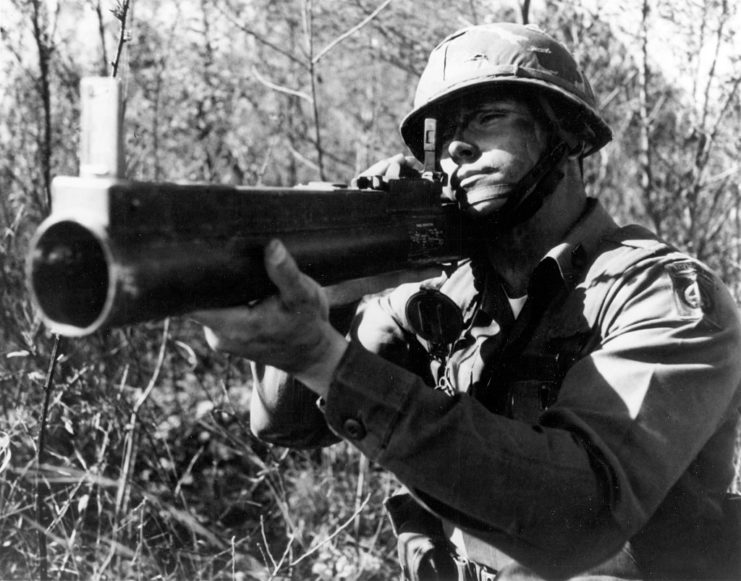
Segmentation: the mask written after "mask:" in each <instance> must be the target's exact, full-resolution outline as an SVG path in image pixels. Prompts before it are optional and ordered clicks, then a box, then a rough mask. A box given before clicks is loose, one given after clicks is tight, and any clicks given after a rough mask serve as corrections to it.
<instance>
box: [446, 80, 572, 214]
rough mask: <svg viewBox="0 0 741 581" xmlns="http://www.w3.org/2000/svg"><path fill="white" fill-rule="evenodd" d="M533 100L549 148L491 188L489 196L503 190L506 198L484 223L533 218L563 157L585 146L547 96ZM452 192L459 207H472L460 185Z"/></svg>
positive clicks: (554, 181) (550, 189)
mask: <svg viewBox="0 0 741 581" xmlns="http://www.w3.org/2000/svg"><path fill="white" fill-rule="evenodd" d="M536 100H537V103H536V105H535V106H536V107H539V108H540V111H541V112H542V115H543V117H544V118H545V119H546V120H547V123H548V125H549V126H550V130H551V139H550V140H549V148H548V150H547V151H546V152H545V153H544V154H543V155H541V156H540V159H539V160H538V161H537V162H536V164H535V165H534V166H533V167H532V168H531V169H530V171H529V172H528V173H526V174H525V175H524V176H523V177H522V178H521V179H520V181H518V182H517V183H516V184H502V185H500V186H496V187H495V188H493V189H491V193H492V197H497V196H498V195H501V194H506V195H507V201H506V202H505V204H504V206H502V208H500V209H499V210H497V211H494V212H492V214H491V215H489V216H485V217H484V218H483V222H485V223H486V224H487V225H491V226H495V227H499V228H501V227H503V226H504V227H506V226H516V225H517V224H521V223H523V222H525V221H527V220H529V219H530V218H532V217H533V215H534V214H535V213H536V212H537V211H538V210H539V209H540V207H541V206H542V205H543V201H544V200H545V199H546V198H547V197H548V196H550V195H551V194H552V193H553V192H554V191H555V190H556V188H557V187H558V184H559V183H560V181H561V180H562V179H563V177H564V172H563V169H562V168H563V166H564V163H565V162H566V159H567V158H568V157H569V155H570V154H572V153H575V152H579V148H580V147H581V148H582V150H583V148H584V143H582V142H580V141H579V140H578V139H577V138H576V137H575V136H574V135H572V134H571V133H569V132H567V131H565V130H564V129H563V128H562V127H561V124H560V122H559V119H558V116H557V115H556V113H555V111H554V110H553V108H552V107H551V104H550V103H549V102H548V100H547V99H546V98H545V97H543V96H542V95H540V94H538V95H537V96H536ZM580 153H583V151H582V152H580ZM455 196H456V200H457V201H458V204H459V206H460V208H461V209H462V210H464V211H465V210H466V209H468V208H471V207H472V206H471V204H469V203H468V199H467V196H466V192H465V190H463V189H462V188H455Z"/></svg>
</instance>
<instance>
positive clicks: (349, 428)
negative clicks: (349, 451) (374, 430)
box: [342, 418, 366, 440]
mask: <svg viewBox="0 0 741 581" xmlns="http://www.w3.org/2000/svg"><path fill="white" fill-rule="evenodd" d="M342 428H343V429H344V431H345V433H346V434H347V435H348V436H349V437H351V438H352V439H353V440H360V439H362V438H364V437H365V434H366V431H365V426H364V425H363V424H362V422H361V421H360V420H356V419H355V418H348V419H346V420H345V422H344V423H343V424H342Z"/></svg>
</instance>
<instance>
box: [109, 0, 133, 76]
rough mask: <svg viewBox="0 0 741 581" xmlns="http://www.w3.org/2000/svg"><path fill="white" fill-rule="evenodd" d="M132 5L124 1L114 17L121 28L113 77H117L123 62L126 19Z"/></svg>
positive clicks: (128, 0) (129, 1)
mask: <svg viewBox="0 0 741 581" xmlns="http://www.w3.org/2000/svg"><path fill="white" fill-rule="evenodd" d="M130 3H131V0H124V2H123V4H121V5H120V6H119V7H118V8H117V9H116V10H115V11H114V15H115V16H116V18H117V19H118V20H119V21H120V22H121V28H120V30H119V32H118V45H117V46H116V58H115V59H114V60H113V62H112V63H111V64H112V65H113V71H112V73H111V76H112V77H115V76H117V75H118V65H119V64H120V62H121V53H122V52H123V47H124V44H126V40H127V38H126V17H127V16H128V13H129V5H130Z"/></svg>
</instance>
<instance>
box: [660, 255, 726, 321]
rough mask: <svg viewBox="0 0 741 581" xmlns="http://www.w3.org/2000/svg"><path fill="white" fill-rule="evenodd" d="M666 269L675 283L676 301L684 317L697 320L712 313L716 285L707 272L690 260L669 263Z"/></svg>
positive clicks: (679, 311)
mask: <svg viewBox="0 0 741 581" xmlns="http://www.w3.org/2000/svg"><path fill="white" fill-rule="evenodd" d="M666 270H667V272H668V273H669V276H670V277H671V279H672V284H673V285H674V303H675V305H676V307H677V312H678V313H679V316H680V317H681V318H682V319H689V320H693V321H697V320H699V319H702V318H703V317H704V316H708V315H711V314H712V312H713V306H714V305H713V287H714V286H715V285H714V283H713V279H712V278H711V277H710V275H709V274H708V273H707V272H705V271H703V270H701V269H700V268H698V266H697V264H696V263H694V262H692V261H690V260H684V261H682V262H675V263H673V264H667V265H666Z"/></svg>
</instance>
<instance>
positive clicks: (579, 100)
mask: <svg viewBox="0 0 741 581" xmlns="http://www.w3.org/2000/svg"><path fill="white" fill-rule="evenodd" d="M504 88H508V89H509V90H510V91H513V90H514V91H515V92H519V91H520V90H525V91H528V92H530V91H535V92H537V93H539V94H540V95H541V96H544V97H547V98H548V101H549V102H550V103H551V105H552V109H553V110H554V111H555V112H556V114H557V115H558V117H559V119H558V120H556V121H557V122H558V124H559V125H560V126H561V129H563V130H565V131H567V132H570V133H572V134H573V135H574V136H575V137H576V138H577V139H578V140H579V141H581V142H582V144H583V152H582V155H583V156H587V155H590V154H592V153H594V152H595V151H597V150H598V149H600V148H601V147H603V146H604V145H605V144H606V143H607V142H608V141H610V139H612V132H611V131H610V128H609V126H608V125H607V123H606V122H605V121H604V119H603V118H602V117H601V116H600V114H599V113H598V112H597V100H596V98H595V96H594V93H593V92H592V88H591V87H590V86H589V82H588V81H587V79H586V78H585V77H584V75H583V74H582V73H581V71H580V70H579V68H578V66H577V64H576V62H575V61H574V58H573V57H572V56H571V54H570V53H569V51H568V50H566V48H565V47H564V46H563V45H562V44H560V43H559V42H557V41H556V40H554V39H553V38H551V37H550V36H548V35H547V34H545V33H544V32H542V31H541V30H539V29H537V28H536V27H533V26H524V25H521V24H513V23H496V24H485V25H481V26H473V27H470V28H465V29H463V30H460V31H458V32H456V33H454V34H452V35H450V36H449V37H448V38H446V39H445V40H443V41H442V42H441V43H440V44H439V45H438V46H437V47H436V48H435V49H434V50H433V51H432V53H431V54H430V59H429V61H428V63H427V67H426V68H425V70H424V72H423V73H422V76H421V78H420V80H419V84H418V85H417V93H416V95H415V98H414V109H413V110H412V112H411V113H409V114H408V115H407V116H406V117H405V118H404V120H403V121H402V123H401V135H402V137H403V139H404V141H405V142H406V144H407V146H408V147H409V148H410V149H411V150H412V153H414V155H415V156H416V157H417V158H419V159H421V158H422V157H423V152H422V147H423V145H422V130H423V125H424V119H425V117H433V116H436V114H438V113H439V112H440V111H441V110H443V109H444V106H445V104H446V103H447V102H449V101H450V100H451V99H454V98H456V97H460V96H462V95H464V94H466V93H469V92H476V93H478V94H491V95H492V96H496V94H497V90H498V89H500V90H501V89H504ZM507 94H509V95H511V94H512V93H511V92H508V93H507Z"/></svg>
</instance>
